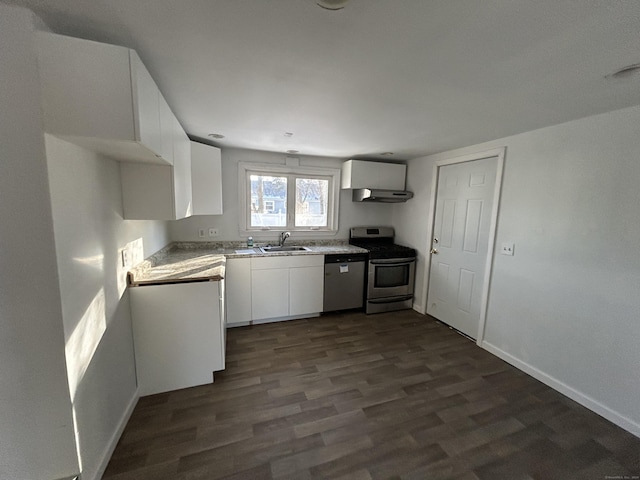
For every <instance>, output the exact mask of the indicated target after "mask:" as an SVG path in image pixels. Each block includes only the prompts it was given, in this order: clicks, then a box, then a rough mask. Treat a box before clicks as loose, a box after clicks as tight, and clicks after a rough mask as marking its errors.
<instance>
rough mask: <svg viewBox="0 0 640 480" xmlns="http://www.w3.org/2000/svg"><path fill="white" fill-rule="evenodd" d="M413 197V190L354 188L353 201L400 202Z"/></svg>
mask: <svg viewBox="0 0 640 480" xmlns="http://www.w3.org/2000/svg"><path fill="white" fill-rule="evenodd" d="M410 198H413V192H407V191H404V190H381V189H377V188H354V189H353V197H352V199H353V201H354V202H382V203H401V202H406V201H407V200H409V199H410Z"/></svg>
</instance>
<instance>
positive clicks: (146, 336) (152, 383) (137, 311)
mask: <svg viewBox="0 0 640 480" xmlns="http://www.w3.org/2000/svg"><path fill="white" fill-rule="evenodd" d="M130 292H131V315H132V322H133V333H134V344H135V352H136V372H137V375H138V385H139V389H140V394H141V395H151V394H154V393H159V392H166V391H170V390H177V389H180V388H186V387H191V386H195V385H203V384H206V383H211V382H212V381H213V371H214V370H215V369H216V368H218V366H219V351H220V349H221V345H222V338H221V330H220V322H221V319H220V304H219V302H220V298H219V296H220V293H219V292H220V290H219V284H218V282H200V283H185V284H172V285H154V286H144V287H135V288H131V290H130ZM216 351H218V354H217V355H216Z"/></svg>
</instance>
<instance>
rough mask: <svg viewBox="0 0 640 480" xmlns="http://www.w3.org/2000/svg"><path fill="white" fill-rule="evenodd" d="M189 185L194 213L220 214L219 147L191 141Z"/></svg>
mask: <svg viewBox="0 0 640 480" xmlns="http://www.w3.org/2000/svg"><path fill="white" fill-rule="evenodd" d="M191 185H192V188H193V214H194V215H222V156H221V153H220V149H219V148H216V147H212V146H210V145H205V144H203V143H197V142H191Z"/></svg>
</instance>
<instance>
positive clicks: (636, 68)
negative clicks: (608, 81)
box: [604, 63, 640, 78]
mask: <svg viewBox="0 0 640 480" xmlns="http://www.w3.org/2000/svg"><path fill="white" fill-rule="evenodd" d="M638 72H640V63H634V64H633V65H627V66H626V67H622V68H621V69H620V70H616V71H615V72H613V73H610V74H609V75H606V76H605V77H604V78H627V77H630V76H631V75H634V74H636V73H638Z"/></svg>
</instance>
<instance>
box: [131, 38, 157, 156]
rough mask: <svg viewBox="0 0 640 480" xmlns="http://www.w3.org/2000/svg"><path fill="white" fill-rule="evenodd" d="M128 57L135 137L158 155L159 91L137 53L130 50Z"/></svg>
mask: <svg viewBox="0 0 640 480" xmlns="http://www.w3.org/2000/svg"><path fill="white" fill-rule="evenodd" d="M129 57H130V61H131V83H132V86H133V105H134V108H133V114H134V116H135V132H136V138H137V139H138V141H139V142H141V143H142V144H143V145H145V146H146V147H147V148H149V149H150V150H151V151H153V152H154V153H155V154H156V155H157V156H159V157H160V156H161V153H162V133H161V130H160V95H159V93H160V92H159V90H158V87H157V85H156V83H155V82H154V81H153V78H152V77H151V75H150V74H149V71H148V70H147V68H146V67H145V66H144V64H143V63H142V60H140V57H138V54H137V53H136V52H135V51H133V50H130V51H129Z"/></svg>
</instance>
